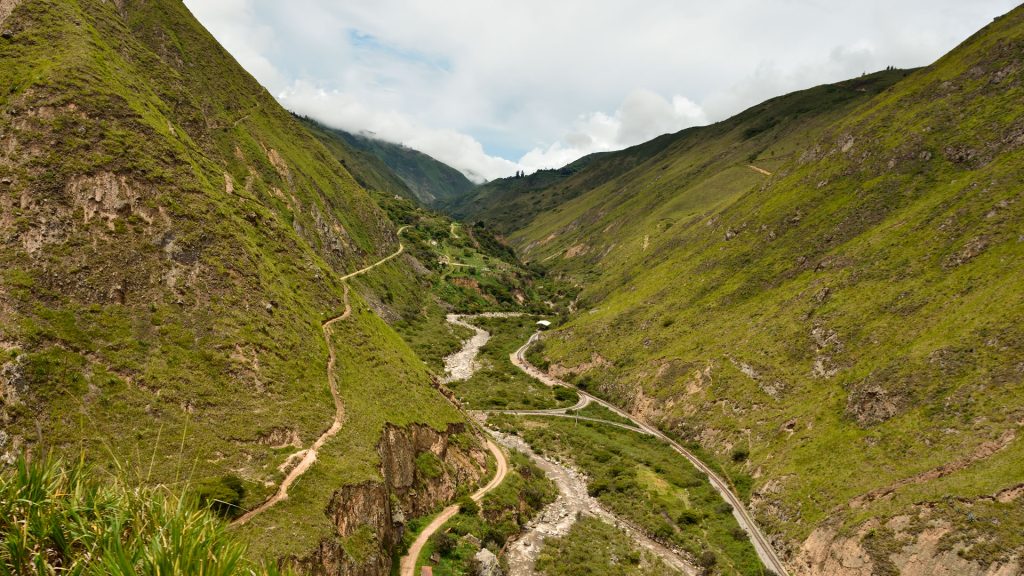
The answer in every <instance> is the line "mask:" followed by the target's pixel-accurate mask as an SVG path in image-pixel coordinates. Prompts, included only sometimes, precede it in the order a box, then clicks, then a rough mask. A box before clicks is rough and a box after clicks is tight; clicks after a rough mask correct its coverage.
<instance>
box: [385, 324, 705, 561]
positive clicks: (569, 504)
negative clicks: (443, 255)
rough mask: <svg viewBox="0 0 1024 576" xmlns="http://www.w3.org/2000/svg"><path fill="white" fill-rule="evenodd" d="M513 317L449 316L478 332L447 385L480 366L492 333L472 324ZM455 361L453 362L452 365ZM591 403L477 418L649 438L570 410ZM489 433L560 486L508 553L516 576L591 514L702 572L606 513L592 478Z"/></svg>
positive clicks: (450, 369) (455, 357)
mask: <svg viewBox="0 0 1024 576" xmlns="http://www.w3.org/2000/svg"><path fill="white" fill-rule="evenodd" d="M510 316H518V314H511V313H485V314H476V315H458V314H451V315H449V316H448V321H449V322H451V323H453V324H457V325H459V326H462V327H465V328H469V329H471V330H473V331H474V332H475V335H474V336H473V337H471V338H469V339H467V340H466V342H465V344H464V345H463V348H462V350H461V351H459V352H457V353H455V354H452V355H451V356H449V357H448V358H446V359H445V366H446V371H447V372H448V377H447V381H452V380H453V379H454V378H453V376H454V375H455V374H456V373H458V374H460V375H461V376H462V378H463V379H464V378H469V377H471V376H472V375H473V373H474V372H475V370H476V368H477V367H478V366H477V364H476V355H477V353H479V351H480V348H482V347H483V346H484V345H485V344H486V343H487V341H488V340H489V339H490V334H489V333H488V332H487V331H486V330H483V329H482V328H479V327H478V326H475V325H473V324H470V323H469V322H467V321H466V320H467V319H472V318H481V317H484V318H495V317H510ZM510 359H511V360H512V361H513V363H515V354H511V355H510ZM456 360H457V362H456ZM449 361H451V364H450V363H449ZM590 402H591V397H589V396H587V395H583V394H579V401H577V402H576V404H574V405H573V406H569V407H566V408H552V409H548V410H495V411H487V412H476V414H478V415H481V416H482V418H483V420H486V415H487V414H488V413H505V414H518V415H522V416H549V417H556V418H576V419H578V420H589V421H593V422H600V423H603V424H608V425H611V426H617V427H620V428H624V429H626V430H630V431H632V432H637V433H640V434H648V432H647V431H646V430H643V429H641V428H638V427H634V426H630V425H628V424H623V423H621V422H611V421H608V420H601V419H598V418H588V417H586V416H578V415H576V414H570V413H569V411H574V410H581V409H583V408H585V407H586V406H587V405H588V404H590ZM487 432H488V433H489V434H490V435H491V436H493V437H494V438H495V440H497V441H498V442H499V443H501V444H503V445H504V446H506V447H508V448H510V449H515V450H519V451H520V452H523V453H524V454H526V455H527V456H528V457H529V458H530V459H532V460H533V461H534V463H536V464H537V466H538V467H540V469H541V470H543V471H544V473H545V475H547V476H548V478H550V479H551V480H552V481H553V482H554V483H555V485H556V486H557V487H558V498H557V499H556V500H555V501H554V502H553V503H551V504H550V505H548V506H546V507H545V508H544V510H542V511H541V512H540V514H539V515H538V517H537V518H535V519H534V520H533V521H531V522H530V523H529V524H528V525H527V526H526V527H525V530H524V531H523V532H522V533H521V534H520V535H519V536H518V537H517V538H516V539H515V540H514V541H513V542H512V543H511V545H510V548H509V552H508V559H509V568H510V570H511V575H510V576H528V575H532V574H533V565H534V562H535V561H536V559H537V555H538V554H539V553H540V549H541V546H542V544H543V542H544V538H546V537H548V536H561V535H564V534H566V533H568V531H569V528H571V527H572V525H573V524H574V523H575V522H576V517H577V515H578V514H589V515H591V516H596V517H598V518H601V519H602V520H604V521H605V522H607V523H609V524H611V525H613V526H616V527H618V528H620V529H622V530H624V531H625V532H626V533H627V534H629V535H630V537H631V538H632V539H633V540H634V541H635V542H636V544H637V545H639V546H640V547H642V548H644V549H646V550H648V551H650V552H652V553H654V554H655V555H656V556H658V557H660V558H661V559H662V560H663V561H664V562H665V563H666V564H667V565H669V566H671V567H673V568H675V569H677V570H679V571H681V572H682V573H684V574H688V575H692V574H695V573H696V570H695V569H694V568H693V567H692V566H691V565H690V564H689V563H688V562H687V560H686V558H685V557H684V556H683V554H682V553H681V552H679V551H678V550H672V549H670V548H667V547H665V546H663V545H661V544H660V543H658V542H656V541H654V540H652V539H651V538H650V537H648V536H647V535H646V534H645V533H644V532H643V530H640V529H638V528H636V527H634V526H633V525H632V524H630V523H629V522H626V521H624V520H623V519H621V518H619V517H618V516H616V515H614V514H612V513H611V512H609V511H608V510H606V509H604V508H603V507H602V506H601V505H600V504H599V503H598V502H597V500H595V499H594V498H592V497H590V495H589V494H588V493H587V482H586V479H585V478H584V477H583V476H582V475H581V474H580V473H579V472H576V471H575V470H572V469H571V468H568V467H566V466H563V465H561V464H558V463H556V462H552V461H550V460H547V459H545V458H542V457H540V456H538V455H537V454H535V453H534V452H533V450H531V449H530V446H529V444H527V443H526V442H525V441H524V440H522V439H521V438H518V437H516V436H510V435H506V434H502V433H500V432H497V431H495V430H491V429H487ZM450 517H451V516H450V515H449V516H448V518H450ZM446 519H447V518H446ZM435 523H436V524H437V526H438V527H440V526H441V525H443V524H444V520H441V521H437V520H435V522H434V523H431V526H433V525H434V524H435ZM435 531H436V528H435ZM421 550H422V547H420V549H418V550H417V551H416V554H417V555H419V554H420V552H421ZM410 555H411V553H410ZM414 558H415V557H414ZM412 565H413V568H415V560H413V561H412ZM402 576H412V573H409V574H407V573H405V572H402Z"/></svg>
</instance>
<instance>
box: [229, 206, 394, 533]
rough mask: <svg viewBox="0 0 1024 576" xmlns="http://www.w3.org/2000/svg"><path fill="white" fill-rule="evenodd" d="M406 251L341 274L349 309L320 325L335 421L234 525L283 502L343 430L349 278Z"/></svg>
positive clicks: (287, 462) (294, 456) (288, 464)
mask: <svg viewBox="0 0 1024 576" xmlns="http://www.w3.org/2000/svg"><path fill="white" fill-rule="evenodd" d="M407 228H409V227H408V226H402V227H401V228H399V229H398V233H397V236H401V234H402V232H404V231H405V230H406V229H407ZM404 251H405V245H404V244H402V243H401V242H399V243H398V250H396V251H394V252H393V253H391V254H389V255H388V256H386V257H384V258H382V259H380V260H378V261H377V262H374V263H373V264H371V265H369V266H367V267H365V268H362V269H360V270H356V271H355V272H352V273H351V274H346V275H345V276H342V277H341V278H339V280H341V281H342V282H345V284H344V288H345V293H344V296H343V300H344V302H345V311H344V312H342V313H341V314H340V315H338V316H335V317H333V318H331V319H329V320H327V321H326V322H324V323H323V324H322V325H321V326H320V329H321V330H322V331H323V334H324V341H326V342H327V383H328V385H329V386H330V389H331V397H332V398H333V399H334V420H333V421H332V422H331V426H330V427H329V428H328V429H327V430H326V431H325V432H324V433H323V434H321V435H320V437H319V438H317V439H316V441H315V442H313V445H312V446H310V447H309V448H304V449H302V450H299V451H298V452H295V453H294V454H292V455H290V456H288V458H287V459H286V460H285V461H284V463H283V464H281V466H280V468H279V470H281V471H282V472H284V471H286V470H287V475H286V476H285V477H284V480H283V481H282V482H281V484H280V486H278V487H277V491H276V492H274V494H273V495H272V496H271V497H270V498H268V499H266V500H265V501H264V502H263V503H262V504H260V505H259V506H257V507H255V508H253V509H252V510H249V511H248V512H246V513H245V514H243V515H241V516H239V517H238V518H237V519H235V521H234V522H232V523H231V525H232V526H241V525H243V524H245V523H247V522H249V521H250V520H252V519H253V518H255V517H256V516H258V515H260V514H262V513H263V512H265V511H267V510H268V509H270V508H272V507H273V506H274V505H275V504H277V503H278V502H281V501H282V500H287V499H288V488H289V487H291V485H292V484H294V483H295V481H296V480H298V479H299V478H300V477H301V476H302V475H303V474H305V473H306V472H307V471H308V470H309V468H310V467H311V466H312V465H313V463H314V462H316V457H317V454H318V453H319V452H320V448H322V447H323V445H324V444H325V443H326V442H327V441H328V440H330V439H331V438H333V437H334V436H335V435H336V434H337V433H338V432H339V431H340V430H341V427H342V426H343V425H344V423H345V404H344V402H342V400H341V395H340V394H338V376H337V374H335V373H334V366H335V362H336V360H337V355H336V354H335V352H334V345H333V344H332V343H331V327H332V326H334V324H335V323H337V322H340V321H342V320H347V319H348V317H349V316H351V315H352V306H351V305H350V304H349V300H348V292H349V288H348V282H347V281H348V280H349V279H350V278H354V277H356V276H359V275H360V274H365V273H367V272H369V271H370V270H373V269H374V268H376V267H377V266H380V265H381V264H384V263H385V262H387V261H389V260H391V259H392V258H395V257H397V256H398V255H399V254H401V253H402V252H404ZM296 461H298V463H295V464H293V463H294V462H296Z"/></svg>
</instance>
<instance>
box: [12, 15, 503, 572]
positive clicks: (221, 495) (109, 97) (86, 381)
mask: <svg viewBox="0 0 1024 576" xmlns="http://www.w3.org/2000/svg"><path fill="white" fill-rule="evenodd" d="M3 8H4V10H3V12H2V13H0V17H4V20H3V22H2V28H3V29H4V30H5V31H8V32H9V33H8V32H5V33H4V35H3V38H2V39H0V86H3V87H4V89H3V90H2V93H0V111H2V113H0V458H2V459H3V460H4V461H6V462H12V461H13V460H14V458H15V457H16V456H17V455H18V454H20V453H21V452H23V451H28V452H30V453H33V454H40V453H43V452H46V451H54V452H56V453H58V454H64V455H67V456H69V457H70V458H74V459H77V457H78V456H79V455H80V454H84V457H85V459H86V460H87V461H89V462H91V463H93V464H95V465H96V466H97V467H98V468H99V469H100V470H101V471H102V470H107V471H112V472H117V473H118V474H121V472H122V471H126V470H127V471H133V472H134V473H136V474H137V476H135V477H137V478H140V479H141V481H142V482H143V483H147V484H151V485H159V486H162V487H166V488H169V489H170V490H171V491H182V490H184V489H185V486H186V483H187V484H188V485H189V486H191V487H192V489H195V490H197V491H198V492H200V494H201V495H202V496H203V497H204V498H208V499H217V500H221V501H223V502H225V503H226V505H225V506H222V507H221V508H222V512H223V513H224V514H225V515H226V516H228V517H233V516H237V515H238V514H239V513H240V512H242V511H243V510H246V509H251V508H253V507H255V506H256V505H258V504H259V503H261V502H263V501H264V500H265V499H266V498H267V497H268V496H269V495H271V494H272V493H274V491H275V490H276V489H277V486H278V484H279V483H280V482H281V481H282V479H283V478H284V474H285V471H286V470H288V469H289V466H291V465H294V461H292V462H291V463H290V464H289V463H287V462H286V461H288V460H289V456H290V455H294V454H295V453H297V452H298V450H299V449H303V448H306V447H308V446H310V445H311V444H312V443H313V441H314V440H316V439H317V438H318V437H319V436H320V435H321V434H323V433H324V431H325V430H328V428H329V427H330V426H331V424H332V419H333V418H334V417H335V412H336V409H335V403H334V399H333V397H332V393H331V390H330V386H329V381H328V378H327V373H326V369H325V368H326V367H327V362H328V355H329V351H330V350H333V351H334V353H335V355H336V357H337V358H336V365H335V375H336V377H337V382H338V390H339V398H340V400H341V402H342V404H343V407H344V410H343V412H344V420H343V426H342V428H341V430H340V432H339V433H338V434H337V436H334V437H332V438H331V439H329V440H327V442H326V443H325V444H324V446H323V448H322V449H321V450H320V452H319V455H318V458H317V460H316V463H315V464H314V465H313V466H312V468H310V470H309V472H308V473H307V474H305V475H303V476H302V477H301V478H300V480H299V481H298V482H297V483H296V484H295V485H294V486H292V489H291V491H290V494H289V498H288V499H287V500H285V501H283V502H281V503H280V504H278V505H276V506H275V507H273V508H270V509H269V510H268V511H267V512H266V513H264V514H263V515H261V516H258V517H257V518H256V519H255V520H254V521H253V522H251V523H249V524H247V525H246V527H245V528H244V529H243V530H241V531H240V532H239V533H240V534H242V536H243V537H244V538H245V539H246V540H248V541H249V543H250V544H251V546H250V550H251V553H252V555H253V556H254V558H259V557H267V558H280V557H283V556H288V557H290V558H291V559H292V561H293V563H294V564H296V565H300V566H303V567H305V568H307V569H309V570H312V568H311V566H315V565H317V564H318V563H320V564H323V563H328V562H335V563H341V564H345V565H346V566H349V568H351V567H352V566H355V567H356V568H351V569H363V570H366V569H368V568H366V567H367V566H370V567H372V569H374V570H383V571H386V570H387V569H388V567H389V566H390V562H391V558H390V555H391V552H392V550H393V548H394V546H395V544H396V542H397V540H398V538H397V537H396V536H395V534H394V533H393V532H394V531H395V530H400V528H401V527H400V525H395V524H394V523H393V522H392V519H391V515H390V514H388V513H386V511H387V510H389V509H391V508H394V509H395V510H397V509H398V508H402V509H403V510H404V511H405V513H406V514H408V515H409V516H410V517H411V516H413V515H421V514H424V513H426V512H428V511H429V509H430V508H431V507H432V506H436V505H438V504H439V503H440V501H443V500H446V499H448V498H450V497H452V496H454V494H455V493H456V492H457V491H459V490H463V489H467V488H468V487H469V485H471V484H474V483H475V482H476V480H478V479H479V477H480V476H481V475H482V474H483V472H484V467H483V465H484V462H483V452H482V451H481V450H480V447H479V445H478V442H477V440H476V437H475V435H474V434H473V433H471V432H470V431H469V429H468V428H467V426H466V420H465V417H464V415H463V414H462V413H461V412H459V411H458V410H457V409H456V408H454V407H453V406H452V405H451V404H450V403H449V402H448V401H447V400H446V399H445V397H444V396H443V395H442V394H440V393H439V392H438V391H437V390H436V389H435V384H434V379H433V375H432V374H431V373H430V371H428V369H427V367H426V366H424V364H423V362H422V361H421V359H420V358H419V357H418V356H417V355H416V354H415V353H414V352H413V351H412V349H411V348H410V347H409V346H408V345H407V344H406V343H405V342H404V341H403V340H402V339H401V338H400V337H399V336H398V334H397V333H396V332H395V331H394V330H393V329H392V328H391V327H390V326H388V325H387V324H386V323H385V322H384V321H382V320H381V319H380V318H379V317H378V316H376V315H374V314H372V313H369V312H368V311H367V310H368V308H369V303H372V302H371V300H370V299H371V298H374V299H379V298H381V297H382V296H383V294H382V293H381V292H378V291H377V289H376V288H375V286H376V285H375V284H373V282H374V279H373V275H374V274H375V273H376V272H377V271H378V270H380V271H381V272H382V273H383V274H385V275H389V276H391V277H396V278H404V279H406V280H405V281H406V282H413V280H411V279H414V278H417V274H418V273H417V272H416V270H415V269H414V267H413V264H412V263H411V262H410V261H409V260H407V259H402V258H396V259H395V260H392V261H391V262H390V263H389V264H388V265H386V266H382V267H381V268H380V269H375V270H373V271H371V272H368V273H367V274H365V275H363V276H360V277H358V278H354V279H353V280H351V284H352V285H353V286H352V287H353V290H352V294H351V296H350V301H351V307H352V314H351V316H349V317H346V318H344V319H342V320H339V321H338V322H337V323H336V324H334V326H333V328H332V329H331V331H330V336H331V337H330V341H329V342H328V341H327V340H325V332H324V331H323V329H322V327H321V325H322V323H324V322H325V321H326V320H327V319H329V318H332V317H337V316H339V315H340V314H341V313H342V312H343V311H344V310H345V308H346V301H345V292H346V290H345V287H344V285H343V282H342V281H341V280H340V279H339V278H340V277H341V276H342V275H344V274H347V273H350V272H353V271H355V270H358V269H361V268H363V267H365V266H367V265H370V264H371V263H374V262H376V261H378V260H380V259H382V258H384V257H385V256H387V255H389V254H392V253H393V252H395V251H396V250H398V248H399V242H400V239H399V238H398V237H397V225H396V224H395V223H394V222H393V221H392V220H391V219H390V218H389V215H388V213H387V212H385V211H383V210H382V209H381V208H379V207H378V205H377V204H376V203H375V201H374V200H373V198H371V196H370V194H369V193H367V192H366V191H365V190H364V189H363V188H362V187H361V186H360V185H359V184H358V183H357V182H356V181H355V180H354V179H353V178H352V176H351V175H350V173H349V171H348V170H346V169H345V167H344V166H343V165H342V164H341V163H340V162H339V161H338V160H337V158H336V156H335V154H334V153H332V151H331V150H328V149H327V148H325V146H324V145H323V144H322V143H321V142H320V141H318V140H317V139H315V138H313V137H311V135H310V133H309V132H308V131H307V130H306V129H305V128H304V127H303V126H302V124H301V123H300V122H299V121H297V120H296V119H295V118H294V117H293V116H292V115H291V114H289V113H288V112H286V111H285V110H283V109H282V108H281V107H280V106H278V104H277V103H276V102H275V101H274V99H273V98H272V97H271V96H270V95H269V94H268V93H267V92H266V91H265V90H264V89H263V88H262V87H260V86H259V85H258V84H257V83H256V81H255V80H254V79H253V78H252V77H250V76H249V75H248V74H247V73H246V72H245V71H243V70H242V69H241V68H240V67H239V66H238V65H237V63H236V62H235V61H234V60H233V59H232V58H231V57H230V56H229V55H228V54H227V52H226V51H225V50H224V49H223V48H221V47H220V46H219V45H218V44H217V43H216V42H215V41H214V39H213V38H212V37H211V36H210V35H209V34H208V33H207V32H206V31H205V30H204V29H203V28H202V27H201V26H200V25H199V24H198V23H197V22H196V21H195V20H194V18H193V17H192V15H191V14H189V12H188V11H187V10H186V8H185V7H184V6H183V5H182V3H181V2H180V1H177V0H149V1H145V2H143V1H131V0H125V1H118V2H106V1H103V0H59V1H50V0H23V1H15V2H4V3H3ZM8 8H10V9H11V11H10V13H9V15H8V13H7V12H8V10H7V9H8ZM385 429H388V430H390V432H389V433H388V434H387V435H386V436H385V435H384V432H385ZM414 437H415V438H421V439H422V438H425V437H431V438H434V440H433V441H432V442H429V443H426V444H424V443H423V442H424V441H423V440H420V441H418V442H414V441H413V438H414ZM385 440H386V441H385ZM438 447H446V448H445V452H444V453H443V456H444V457H445V458H447V459H448V460H446V461H445V468H444V473H443V474H442V475H440V476H431V477H430V478H426V477H423V476H422V475H413V476H412V478H411V479H408V480H409V481H411V482H412V484H411V485H406V484H401V483H400V481H399V480H396V479H395V477H394V475H393V474H392V473H390V472H388V470H393V469H394V467H396V466H400V465H403V464H402V463H403V462H404V463H406V464H408V465H411V464H412V462H414V461H415V459H416V458H417V457H418V456H419V455H420V454H421V453H422V452H423V451H424V450H427V449H431V450H434V449H438ZM382 454H384V455H388V458H390V459H391V460H389V461H388V462H387V466H385V462H384V461H383V459H384V456H382ZM401 482H405V480H401ZM417 490H418V492H417ZM355 495H359V496H361V497H363V498H365V499H373V498H376V500H373V502H375V504H374V506H375V509H378V510H381V511H383V512H381V513H380V514H378V515H376V516H371V515H367V514H364V513H363V512H362V511H358V510H349V509H347V508H346V507H345V506H344V505H338V504H337V502H338V501H339V500H340V499H342V498H345V499H347V500H345V501H346V502H348V501H349V500H350V499H352V498H354V497H355ZM396 513H397V512H396ZM261 527H263V528H264V529H261ZM271 528H274V529H277V530H279V532H273V531H272V530H271ZM371 535H372V537H371ZM359 538H362V540H359V541H360V542H361V543H362V544H361V545H360V546H358V547H354V544H353V542H355V541H356V540H358V539H359ZM346 546H348V547H347V548H346ZM346 563H347V564H346ZM360 567H362V568H360Z"/></svg>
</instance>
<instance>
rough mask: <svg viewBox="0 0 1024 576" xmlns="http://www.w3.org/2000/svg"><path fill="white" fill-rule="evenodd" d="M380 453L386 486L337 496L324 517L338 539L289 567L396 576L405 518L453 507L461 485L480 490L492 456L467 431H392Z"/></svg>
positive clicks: (334, 575) (337, 574) (333, 574)
mask: <svg viewBox="0 0 1024 576" xmlns="http://www.w3.org/2000/svg"><path fill="white" fill-rule="evenodd" d="M377 452H378V454H380V460H381V465H380V471H381V477H382V478H383V481H382V482H376V481H375V482H364V483H362V484H355V485H351V486H344V487H342V488H340V489H339V490H337V491H336V492H335V493H334V496H333V497H332V498H331V501H330V503H329V504H328V506H327V508H326V510H325V511H324V513H325V514H327V516H328V517H329V518H330V519H331V522H332V523H333V524H334V526H335V527H336V529H337V537H336V538H330V539H324V540H323V541H321V542H320V545H319V546H318V547H317V548H316V550H313V551H312V552H310V553H309V554H308V555H306V556H304V557H302V558H291V559H288V560H286V561H285V563H286V564H289V565H290V566H292V567H294V568H296V569H297V570H299V571H300V572H302V573H305V574H310V575H315V576H382V575H386V574H390V573H391V567H392V554H393V552H394V551H395V548H396V546H397V545H398V544H399V542H401V540H402V533H403V531H404V529H405V523H406V519H408V518H412V517H416V516H422V515H425V514H428V513H430V512H431V511H433V510H435V509H437V507H438V506H440V505H442V504H444V503H446V502H449V501H451V500H452V499H453V498H454V497H455V495H456V493H457V492H458V489H459V487H460V486H465V485H467V484H475V483H478V482H479V481H480V479H481V478H482V477H483V476H484V474H485V473H486V464H487V452H486V451H485V450H484V449H483V448H482V444H481V443H480V441H479V439H478V438H476V437H475V436H474V435H473V433H472V432H470V431H469V429H468V428H467V426H466V425H465V424H452V425H450V426H449V427H448V429H447V430H445V431H443V432H438V431H436V430H434V429H432V428H430V427H429V426H424V425H417V424H414V425H411V426H406V427H397V426H391V425H388V426H387V427H386V428H385V429H384V433H383V434H382V437H381V440H380V442H379V443H378V444H377Z"/></svg>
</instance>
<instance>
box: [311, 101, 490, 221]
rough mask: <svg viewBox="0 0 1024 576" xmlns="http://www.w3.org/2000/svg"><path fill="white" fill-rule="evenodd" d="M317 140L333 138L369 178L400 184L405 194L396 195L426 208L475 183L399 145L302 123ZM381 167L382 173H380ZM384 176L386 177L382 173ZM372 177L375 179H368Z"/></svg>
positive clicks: (449, 199)
mask: <svg viewBox="0 0 1024 576" xmlns="http://www.w3.org/2000/svg"><path fill="white" fill-rule="evenodd" d="M304 122H305V123H306V124H307V125H308V126H310V127H311V128H312V129H313V131H314V133H316V134H317V135H318V136H320V137H321V138H324V137H333V138H334V139H338V140H341V141H344V142H345V143H346V144H347V147H348V148H349V150H350V152H349V154H350V155H352V156H358V157H360V158H361V160H355V162H361V163H362V165H363V171H364V172H367V173H368V177H369V178H373V179H374V180H377V181H382V180H384V179H389V180H394V179H395V177H397V179H398V180H399V181H401V182H402V183H403V184H404V185H405V188H406V191H405V192H404V193H403V192H402V191H399V190H395V193H396V194H402V195H403V196H405V197H407V198H410V199H412V200H415V201H417V202H419V203H420V204H421V205H422V206H426V207H428V208H439V207H441V206H443V205H445V204H447V203H448V202H450V201H452V199H454V198H459V197H462V196H464V195H466V194H468V193H470V192H471V191H472V190H473V188H475V187H476V184H474V183H473V182H471V181H470V180H469V178H467V177H466V176H465V175H464V174H463V173H462V172H459V171H458V170H456V169H455V168H452V167H451V166H449V165H447V164H445V163H443V162H441V161H439V160H435V159H434V158H431V157H430V156H428V155H426V154H424V153H422V152H420V151H418V150H413V149H412V148H408V147H406V146H403V145H401V144H394V143H391V142H385V141H384V140H379V139H377V138H373V137H370V136H366V135H362V134H352V133H351V132H346V131H344V130H338V129H335V128H329V127H327V126H324V125H322V124H319V123H318V122H316V121H313V120H304ZM382 168H383V170H382ZM385 173H386V174H385ZM369 174H374V175H375V176H369Z"/></svg>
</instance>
